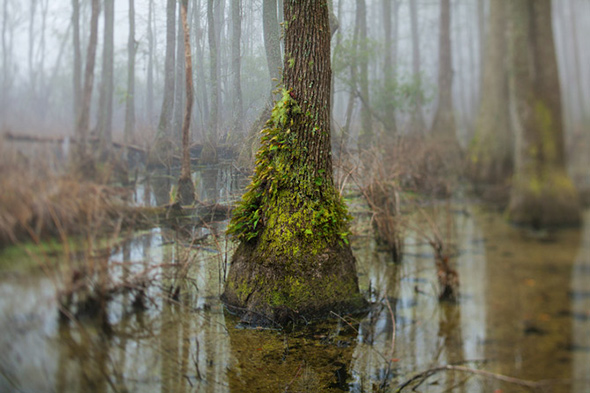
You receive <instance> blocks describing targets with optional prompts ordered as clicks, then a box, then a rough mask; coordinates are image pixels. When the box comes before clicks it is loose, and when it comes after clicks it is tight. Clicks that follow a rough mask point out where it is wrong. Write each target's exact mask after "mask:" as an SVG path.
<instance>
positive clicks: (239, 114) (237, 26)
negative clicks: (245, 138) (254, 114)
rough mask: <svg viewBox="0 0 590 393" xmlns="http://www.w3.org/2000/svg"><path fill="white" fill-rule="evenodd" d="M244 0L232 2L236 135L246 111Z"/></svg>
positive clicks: (233, 103) (233, 128) (234, 120)
mask: <svg viewBox="0 0 590 393" xmlns="http://www.w3.org/2000/svg"><path fill="white" fill-rule="evenodd" d="M241 11H242V0H231V19H232V40H231V58H232V59H231V74H232V94H231V96H232V98H233V99H232V109H233V125H232V131H233V133H234V134H241V133H242V129H243V127H242V122H243V121H244V119H243V117H244V110H243V107H242V82H241V78H240V72H241V59H242V57H241V51H240V47H241V46H240V41H241V39H242V12H241Z"/></svg>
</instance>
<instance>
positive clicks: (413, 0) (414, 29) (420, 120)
mask: <svg viewBox="0 0 590 393" xmlns="http://www.w3.org/2000/svg"><path fill="white" fill-rule="evenodd" d="M417 3H418V0H410V7H409V8H410V30H411V33H412V74H413V77H414V81H415V83H416V85H417V86H418V87H420V88H421V86H422V71H421V67H420V60H421V59H420V33H419V26H418V4H417ZM422 105H423V100H422V94H421V93H419V94H416V96H415V98H414V100H413V102H412V107H411V109H410V111H411V128H412V131H413V132H414V133H418V135H422V134H424V132H425V130H426V122H425V121H424V114H423V113H422Z"/></svg>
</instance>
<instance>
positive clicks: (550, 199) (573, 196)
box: [508, 0, 581, 227]
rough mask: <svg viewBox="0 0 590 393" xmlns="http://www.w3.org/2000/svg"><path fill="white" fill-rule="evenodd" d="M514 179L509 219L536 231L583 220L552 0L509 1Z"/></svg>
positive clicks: (573, 223)
mask: <svg viewBox="0 0 590 393" xmlns="http://www.w3.org/2000/svg"><path fill="white" fill-rule="evenodd" d="M510 4H511V8H510V15H511V22H512V30H511V42H510V43H511V47H510V50H511V58H512V67H513V69H512V73H511V75H512V78H511V81H510V84H511V90H512V94H513V96H514V105H515V108H514V110H513V111H514V114H515V115H514V118H515V130H516V132H517V138H516V149H515V153H516V155H515V174H514V177H513V181H512V192H511V195H510V205H509V207H508V215H509V218H510V220H511V221H512V222H514V223H516V224H521V225H527V226H533V227H553V226H560V225H575V224H579V223H580V220H581V210H580V204H579V199H578V194H577V190H576V188H575V187H574V185H573V183H572V181H571V179H570V178H569V175H568V173H567V170H566V162H565V148H564V138H563V126H562V111H561V89H560V84H559V78H558V74H557V59H556V56H555V47H554V42H553V29H552V23H551V21H552V20H551V1H550V0H511V1H510Z"/></svg>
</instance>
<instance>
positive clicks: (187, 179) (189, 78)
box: [178, 0, 195, 205]
mask: <svg viewBox="0 0 590 393" xmlns="http://www.w3.org/2000/svg"><path fill="white" fill-rule="evenodd" d="M187 8H188V0H182V1H181V3H180V20H181V22H182V31H183V32H184V64H185V70H184V76H185V83H186V86H185V89H184V90H185V92H186V100H185V108H184V120H183V121H182V168H181V172H180V178H179V179H178V198H179V201H180V203H181V204H183V205H189V204H192V203H193V202H194V200H195V186H194V184H193V181H192V179H191V157H190V150H189V147H190V126H191V114H192V111H193V62H192V58H191V40H190V30H189V27H188V18H187ZM179 60H180V59H179Z"/></svg>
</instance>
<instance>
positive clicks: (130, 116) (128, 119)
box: [123, 0, 136, 144]
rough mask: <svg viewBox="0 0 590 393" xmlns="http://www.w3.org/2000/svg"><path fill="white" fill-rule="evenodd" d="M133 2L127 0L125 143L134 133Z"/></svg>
mask: <svg viewBox="0 0 590 393" xmlns="http://www.w3.org/2000/svg"><path fill="white" fill-rule="evenodd" d="M135 52H136V48H135V0H129V38H128V40H127V56H128V59H127V94H126V95H125V131H124V134H123V135H124V139H125V143H126V144H127V143H129V142H130V141H131V138H132V136H133V133H134V131H135Z"/></svg>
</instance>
